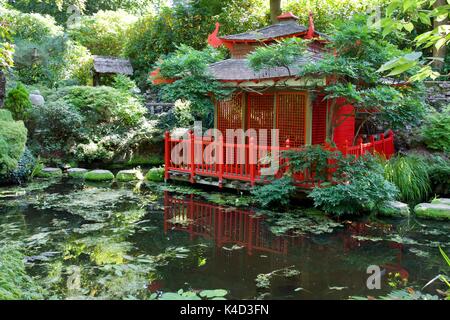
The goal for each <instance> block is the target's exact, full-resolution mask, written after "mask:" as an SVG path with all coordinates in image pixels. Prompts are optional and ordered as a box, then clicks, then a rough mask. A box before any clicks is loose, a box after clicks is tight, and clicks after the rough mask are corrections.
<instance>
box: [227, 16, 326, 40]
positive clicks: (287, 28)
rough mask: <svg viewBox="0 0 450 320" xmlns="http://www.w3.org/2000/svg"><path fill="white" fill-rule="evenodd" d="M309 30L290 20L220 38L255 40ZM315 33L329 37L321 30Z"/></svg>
mask: <svg viewBox="0 0 450 320" xmlns="http://www.w3.org/2000/svg"><path fill="white" fill-rule="evenodd" d="M307 31H308V27H305V26H303V25H300V24H298V23H297V21H295V20H289V21H285V22H280V23H277V24H272V25H270V26H268V27H264V28H262V29H258V30H254V31H248V32H244V33H238V34H232V35H227V36H223V37H220V39H221V40H223V41H230V42H234V41H252V42H255V41H264V40H272V39H278V38H283V37H289V36H296V35H301V34H303V33H306V32H307ZM315 34H316V35H318V36H321V37H323V38H327V36H326V35H325V34H323V33H321V32H315Z"/></svg>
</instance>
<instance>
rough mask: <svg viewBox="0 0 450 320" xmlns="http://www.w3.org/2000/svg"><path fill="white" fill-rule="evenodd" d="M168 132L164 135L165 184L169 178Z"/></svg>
mask: <svg viewBox="0 0 450 320" xmlns="http://www.w3.org/2000/svg"><path fill="white" fill-rule="evenodd" d="M169 168H170V132H169V131H166V132H165V134H164V181H165V182H167V180H169V178H170V174H169Z"/></svg>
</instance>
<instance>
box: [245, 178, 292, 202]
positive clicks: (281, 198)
mask: <svg viewBox="0 0 450 320" xmlns="http://www.w3.org/2000/svg"><path fill="white" fill-rule="evenodd" d="M295 190H296V187H295V186H294V185H293V184H292V179H291V177H289V176H284V177H283V178H281V179H276V180H273V181H271V182H270V183H268V184H265V185H262V186H257V187H255V188H254V189H253V190H252V195H253V196H254V197H255V201H256V202H257V203H258V204H259V205H261V206H262V207H269V206H275V205H282V206H286V205H288V204H289V201H290V197H291V196H292V195H293V193H294V192H295Z"/></svg>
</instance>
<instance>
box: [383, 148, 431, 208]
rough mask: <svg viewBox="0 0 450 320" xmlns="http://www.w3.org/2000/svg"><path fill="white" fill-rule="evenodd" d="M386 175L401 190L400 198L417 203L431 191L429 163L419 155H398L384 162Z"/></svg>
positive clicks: (424, 198)
mask: <svg viewBox="0 0 450 320" xmlns="http://www.w3.org/2000/svg"><path fill="white" fill-rule="evenodd" d="M384 176H385V178H386V180H388V181H390V182H392V183H393V184H395V185H396V186H397V188H398V189H399V191H400V200H402V201H405V202H408V203H412V204H416V203H419V202H420V201H423V200H426V198H427V196H428V194H429V193H430V191H431V188H430V179H429V176H428V164H427V163H426V162H425V161H424V160H423V159H422V158H420V157H419V156H414V155H407V156H402V155H399V156H396V157H394V158H392V159H390V160H389V161H386V162H385V163H384Z"/></svg>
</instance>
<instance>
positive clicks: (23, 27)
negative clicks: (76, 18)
mask: <svg viewBox="0 0 450 320" xmlns="http://www.w3.org/2000/svg"><path fill="white" fill-rule="evenodd" d="M0 14H1V15H2V17H3V18H4V19H5V20H6V21H7V22H8V24H9V25H10V28H11V33H12V34H13V36H14V37H15V38H20V39H23V40H27V41H31V42H37V43H39V42H41V41H42V40H43V39H45V38H47V37H55V36H61V35H62V34H63V28H61V27H60V26H58V25H57V24H56V21H55V19H54V18H53V17H51V16H49V15H42V14H39V13H23V12H20V11H17V10H9V9H5V8H0Z"/></svg>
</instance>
